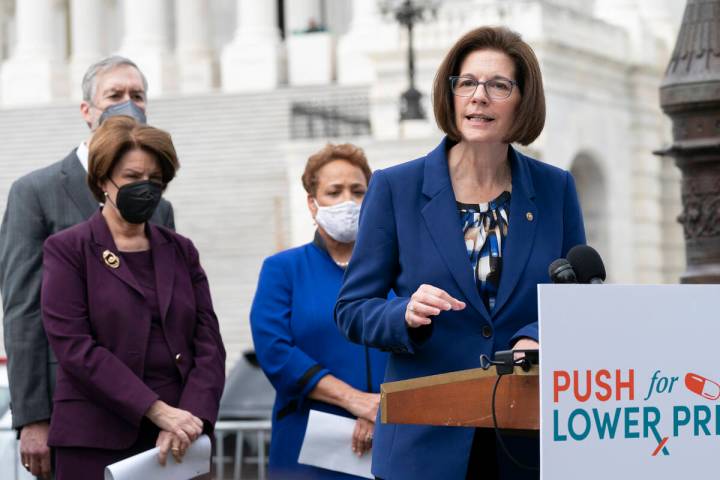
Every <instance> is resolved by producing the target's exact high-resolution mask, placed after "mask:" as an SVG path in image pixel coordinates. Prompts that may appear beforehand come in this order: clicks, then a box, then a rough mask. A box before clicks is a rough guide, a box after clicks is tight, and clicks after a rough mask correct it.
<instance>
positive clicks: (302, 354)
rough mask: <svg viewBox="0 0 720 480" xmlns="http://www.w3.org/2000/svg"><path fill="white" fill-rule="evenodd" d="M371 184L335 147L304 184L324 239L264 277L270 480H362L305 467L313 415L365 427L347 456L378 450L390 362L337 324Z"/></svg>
mask: <svg viewBox="0 0 720 480" xmlns="http://www.w3.org/2000/svg"><path fill="white" fill-rule="evenodd" d="M369 180H370V167H369V166H368V163H367V160H366V158H365V155H364V153H363V152H362V150H361V149H359V148H357V147H355V146H353V145H350V144H344V145H330V144H328V145H327V146H326V147H324V148H323V149H322V150H320V151H319V152H317V153H316V154H314V155H312V156H311V157H310V158H309V159H308V162H307V165H306V167H305V172H304V174H303V176H302V182H303V186H304V187H305V190H306V191H307V202H308V209H309V210H310V214H311V216H312V218H313V220H314V221H315V223H316V224H317V231H316V233H315V238H314V240H313V241H312V242H311V243H308V244H306V245H303V246H301V247H297V248H292V249H290V250H286V251H284V252H280V253H278V254H276V255H273V256H271V257H269V258H267V259H266V260H265V262H264V263H263V266H262V270H261V271H260V278H259V281H258V288H257V291H256V293H255V299H254V301H253V306H252V310H251V312H250V325H251V328H252V334H253V341H254V343H255V350H256V351H257V356H258V360H259V362H260V366H261V367H262V369H263V371H264V372H265V374H266V375H267V377H268V379H269V380H270V382H271V383H272V384H273V386H274V387H275V390H276V393H277V396H276V399H275V405H274V408H273V417H272V440H271V443H270V468H269V471H270V476H271V478H278V479H290V478H292V479H297V478H312V479H326V478H327V479H330V478H332V479H344V478H356V477H353V476H350V475H346V474H343V473H338V472H334V471H330V470H325V469H320V468H316V467H311V466H308V465H302V464H299V463H298V455H299V453H300V448H301V446H302V442H303V439H304V436H305V429H306V426H307V421H308V415H309V412H310V410H311V409H314V410H320V411H323V412H329V413H334V414H338V415H343V416H346V417H352V418H356V423H355V429H354V432H353V434H352V437H351V438H350V437H349V438H348V439H347V448H348V449H352V451H353V452H354V453H355V454H357V455H364V454H366V453H367V452H369V450H370V449H371V447H372V438H373V432H374V427H375V424H374V422H375V418H376V415H377V410H378V405H379V402H380V395H379V394H378V393H377V392H378V391H379V383H380V381H381V380H382V378H383V377H384V374H385V362H386V358H387V357H386V355H385V354H384V353H381V352H379V351H376V350H373V349H368V348H367V347H363V346H360V345H356V344H352V343H350V342H349V341H348V340H347V339H345V338H344V337H343V335H342V334H341V333H340V332H339V331H338V329H337V327H336V325H335V323H334V321H333V307H334V305H335V300H336V299H337V295H338V292H339V291H340V285H341V283H342V278H343V274H344V271H345V267H346V266H347V264H348V261H349V260H350V255H351V253H352V249H353V246H354V244H355V236H356V234H357V225H358V215H359V211H360V203H361V202H362V199H363V197H364V196H365V191H366V190H367V185H368V182H369Z"/></svg>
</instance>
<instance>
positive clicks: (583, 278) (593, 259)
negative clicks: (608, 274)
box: [567, 245, 605, 283]
mask: <svg viewBox="0 0 720 480" xmlns="http://www.w3.org/2000/svg"><path fill="white" fill-rule="evenodd" d="M567 259H568V261H569V262H570V265H572V267H573V270H575V275H577V279H578V282H579V283H590V281H591V280H593V279H598V278H599V279H600V280H603V281H604V280H605V265H604V264H603V261H602V258H600V254H599V253H598V252H597V251H596V250H595V249H594V248H592V247H591V246H589V245H576V246H574V247H573V248H571V249H570V251H569V252H568V254H567Z"/></svg>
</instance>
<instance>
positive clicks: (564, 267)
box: [548, 258, 578, 283]
mask: <svg viewBox="0 0 720 480" xmlns="http://www.w3.org/2000/svg"><path fill="white" fill-rule="evenodd" d="M548 273H549V274H550V280H552V282H553V283H578V281H577V276H576V275H575V270H573V267H572V265H570V262H568V261H567V260H566V259H564V258H558V259H557V260H555V261H553V262H552V263H551V264H550V266H549V267H548Z"/></svg>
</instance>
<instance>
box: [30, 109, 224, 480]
mask: <svg viewBox="0 0 720 480" xmlns="http://www.w3.org/2000/svg"><path fill="white" fill-rule="evenodd" d="M178 167H179V164H178V160H177V155H176V153H175V149H174V147H173V144H172V140H171V138H170V135H169V134H167V133H166V132H164V131H162V130H158V129H156V128H153V127H150V126H145V125H140V124H138V123H136V122H135V121H134V120H133V119H131V118H129V117H115V118H111V119H109V120H107V121H106V122H105V123H104V124H103V125H102V126H101V127H100V128H99V129H98V130H97V132H96V133H95V135H94V136H93V140H92V142H91V144H90V156H89V165H88V184H89V186H90V189H91V190H92V192H93V194H94V196H95V198H97V200H98V201H99V202H104V205H105V206H104V207H103V208H102V209H101V210H99V211H98V212H97V213H96V214H95V215H94V216H93V217H91V218H90V219H89V220H88V221H86V222H84V223H81V224H79V225H76V226H75V227H72V228H69V229H67V230H64V231H62V232H60V233H58V234H56V235H53V236H52V237H50V238H49V239H48V240H47V241H46V242H45V247H44V261H43V269H44V274H43V285H42V311H43V322H44V325H45V329H46V331H47V335H48V340H49V342H50V346H51V347H52V349H53V351H54V352H55V355H56V356H57V358H58V363H59V365H58V370H57V386H56V389H55V396H54V399H53V401H54V410H53V414H52V418H51V422H50V434H49V442H48V443H49V445H51V446H52V447H55V453H56V457H55V462H56V465H55V467H56V478H57V480H65V479H78V478H83V479H88V480H91V479H101V478H103V471H104V468H105V466H106V465H109V464H111V463H114V462H117V461H119V460H121V459H123V458H126V457H128V456H131V455H134V454H136V453H139V452H141V451H143V450H147V449H149V448H152V447H154V446H158V447H160V455H159V459H158V460H159V461H160V463H162V464H164V463H165V461H166V459H167V455H168V453H169V452H172V455H173V456H174V457H175V459H176V460H178V461H180V460H181V459H182V457H183V455H184V453H185V451H186V449H187V448H188V446H189V445H190V443H191V442H192V441H194V440H195V439H196V438H197V437H198V436H199V435H200V434H201V433H203V432H206V433H209V432H211V431H212V428H213V424H214V423H215V420H216V418H217V412H218V406H219V402H220V396H221V394H222V390H223V385H224V382H225V349H224V347H223V343H222V339H221V337H220V331H219V328H218V322H217V318H216V316H215V313H214V311H213V307H212V301H211V299H210V290H209V287H208V281H207V277H206V276H205V272H204V271H203V269H202V267H201V266H200V262H199V257H198V252H197V250H196V249H195V247H194V246H193V244H192V242H191V241H190V240H188V239H187V238H185V237H182V236H180V235H178V234H177V233H175V232H173V231H171V230H168V229H166V228H163V227H159V226H155V225H152V224H150V223H148V222H147V220H148V219H149V218H150V216H151V215H152V213H153V211H154V210H155V207H156V206H157V204H158V202H159V201H160V197H161V195H162V192H163V191H164V189H165V187H166V186H167V184H168V183H169V182H170V181H171V180H172V179H173V177H174V176H175V171H176V170H177V168H178Z"/></svg>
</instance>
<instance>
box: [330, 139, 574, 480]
mask: <svg viewBox="0 0 720 480" xmlns="http://www.w3.org/2000/svg"><path fill="white" fill-rule="evenodd" d="M449 146H450V143H449V141H448V140H447V139H444V140H443V141H442V142H441V143H440V145H438V147H437V148H435V150H433V151H432V152H430V153H429V154H428V155H427V156H425V157H422V158H419V159H417V160H413V161H411V162H407V163H404V164H401V165H397V166H394V167H391V168H388V169H385V170H379V171H376V172H375V173H374V174H373V176H372V180H371V182H370V186H369V188H368V192H367V195H366V197H365V200H364V202H363V207H362V210H361V213H360V231H359V234H358V238H357V241H356V244H355V249H354V251H353V256H352V259H351V261H350V265H349V266H348V269H347V272H346V274H345V279H344V283H343V286H342V288H341V290H340V295H339V298H338V301H337V304H336V306H335V320H336V322H337V324H338V326H339V327H340V329H341V330H342V331H343V332H344V333H345V335H346V336H347V337H348V338H349V339H350V340H352V341H354V342H358V343H363V344H365V345H370V346H373V347H378V348H381V349H386V350H388V351H390V352H391V355H390V358H389V361H388V367H387V371H386V376H385V381H386V382H392V381H395V380H403V379H408V378H414V377H421V376H425V375H435V374H439V373H445V372H451V371H455V370H464V369H469V368H477V367H479V366H480V362H479V358H480V355H481V354H485V355H488V356H492V355H493V353H494V352H495V351H498V350H505V349H508V348H510V346H511V344H512V343H513V342H514V340H516V339H519V338H520V337H530V338H534V339H537V338H538V327H537V294H536V290H537V285H538V284H539V283H548V282H549V281H550V279H549V277H548V272H547V268H548V265H549V264H550V263H551V262H552V261H553V260H555V259H556V258H558V257H564V256H565V254H566V253H567V251H568V250H569V249H570V248H571V247H573V246H575V245H577V244H581V243H584V242H585V231H584V227H583V221H582V214H581V211H580V205H579V203H578V198H577V192H576V190H575V184H574V181H573V178H572V176H571V175H570V174H569V173H568V172H566V171H564V170H561V169H559V168H556V167H553V166H551V165H548V164H545V163H542V162H539V161H537V160H534V159H532V158H529V157H526V156H524V155H522V154H521V153H519V152H517V151H516V150H514V149H513V148H512V147H510V148H509V152H508V157H509V160H510V165H511V168H512V197H511V201H510V212H509V213H510V218H509V230H508V235H507V239H506V242H505V250H504V251H503V270H502V273H501V279H500V287H499V291H498V296H497V299H496V305H495V308H494V309H493V310H492V311H490V312H489V311H488V310H487V308H486V307H485V304H484V303H483V301H482V299H481V297H480V295H479V293H478V289H477V287H476V284H475V278H474V275H473V270H472V267H471V264H470V260H469V257H468V253H467V250H466V247H465V242H464V239H463V231H462V224H461V221H460V216H459V214H458V210H457V206H456V203H455V195H454V192H453V189H452V184H451V182H450V173H449V170H448V161H447V150H448V148H449ZM424 283H427V284H430V285H434V286H436V287H439V288H441V289H443V290H445V291H446V292H448V293H449V294H450V295H452V296H453V297H455V298H457V299H458V300H462V301H463V302H465V303H466V305H467V306H466V307H465V309H464V310H461V311H449V312H443V313H441V314H440V315H438V316H437V317H435V318H434V320H433V322H432V324H430V325H428V326H425V327H421V328H417V329H409V328H407V327H406V324H405V309H406V306H407V303H408V301H409V297H410V296H411V295H412V294H413V293H414V292H415V291H416V290H417V289H418V287H419V286H420V285H422V284H424ZM390 289H392V290H394V291H395V293H396V294H397V297H395V298H392V299H385V296H386V294H387V292H388V290H390ZM473 433H474V429H472V428H461V427H429V426H420V425H391V424H380V423H378V424H377V426H376V431H375V440H374V446H373V473H374V474H375V475H376V476H378V477H381V478H390V479H392V480H401V479H406V478H407V479H417V478H423V479H433V478H438V479H440V478H442V479H446V478H465V472H466V470H467V464H468V457H469V453H470V447H471V445H472V438H473Z"/></svg>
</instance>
